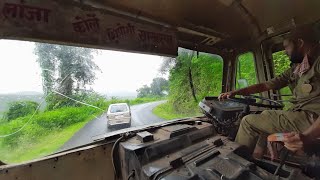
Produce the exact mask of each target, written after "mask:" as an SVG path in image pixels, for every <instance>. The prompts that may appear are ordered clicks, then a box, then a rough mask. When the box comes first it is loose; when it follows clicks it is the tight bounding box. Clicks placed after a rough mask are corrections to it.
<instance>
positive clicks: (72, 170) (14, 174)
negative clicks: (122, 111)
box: [0, 144, 114, 180]
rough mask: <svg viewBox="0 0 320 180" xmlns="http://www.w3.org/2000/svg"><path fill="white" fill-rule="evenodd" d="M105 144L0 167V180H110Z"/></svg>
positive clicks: (110, 171)
mask: <svg viewBox="0 0 320 180" xmlns="http://www.w3.org/2000/svg"><path fill="white" fill-rule="evenodd" d="M111 148H112V144H109V145H100V146H99V145H94V146H90V147H86V148H83V149H81V150H74V151H71V152H66V153H60V154H56V155H53V156H50V157H46V158H43V159H39V160H34V161H31V162H26V163H23V164H19V165H5V166H0V180H19V179H23V180H61V179H76V180H87V179H95V180H113V177H114V176H113V174H114V172H113V167H112V163H111V156H110V154H111Z"/></svg>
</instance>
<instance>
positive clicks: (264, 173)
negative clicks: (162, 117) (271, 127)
mask: <svg viewBox="0 0 320 180" xmlns="http://www.w3.org/2000/svg"><path fill="white" fill-rule="evenodd" d="M118 148H119V151H118V152H119V156H117V157H118V158H119V161H115V166H116V167H117V169H118V170H119V176H121V177H122V178H121V179H128V178H129V179H141V180H143V179H162V180H187V179H188V180H197V179H199V180H200V179H201V180H202V179H226V180H227V179H308V177H307V176H305V175H304V174H303V173H302V171H301V170H300V169H297V168H293V167H290V166H285V167H283V168H282V170H280V172H279V173H278V176H275V175H273V173H274V171H275V170H276V168H277V166H278V164H277V163H274V162H271V161H266V160H264V161H263V162H262V161H260V163H256V162H254V161H253V160H252V159H251V157H250V155H249V152H248V151H247V149H246V148H245V147H243V146H240V145H238V144H237V143H235V142H232V141H230V140H228V139H227V138H226V137H224V136H219V135H217V134H216V132H215V130H214V127H213V125H212V124H210V123H207V122H202V121H193V122H186V123H184V124H175V125H170V126H164V127H161V128H158V129H153V130H148V131H143V132H140V133H137V134H136V135H135V136H134V137H131V138H129V139H128V140H126V141H124V142H121V143H120V144H119V147H118ZM120 171H121V172H120Z"/></svg>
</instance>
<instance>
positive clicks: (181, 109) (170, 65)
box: [160, 51, 223, 113]
mask: <svg viewBox="0 0 320 180" xmlns="http://www.w3.org/2000/svg"><path fill="white" fill-rule="evenodd" d="M190 69H191V78H192V84H193V89H192V88H191V87H190ZM160 71H161V72H162V73H165V72H166V71H169V103H170V104H171V105H172V106H173V109H174V110H175V111H176V112H177V113H190V112H195V111H197V110H198V107H197V106H198V101H195V98H194V97H193V95H194V94H195V96H196V99H202V98H204V97H205V96H210V95H218V94H219V93H220V92H221V89H222V72H223V61H222V58H221V57H220V56H217V55H212V54H207V53H199V55H198V56H195V55H193V56H192V58H191V60H190V59H189V56H188V54H187V53H184V52H183V51H179V55H178V57H177V58H175V59H171V60H168V59H167V58H166V59H165V60H164V62H163V64H162V67H161V68H160Z"/></svg>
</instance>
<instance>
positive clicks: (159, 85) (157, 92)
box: [150, 77, 169, 96]
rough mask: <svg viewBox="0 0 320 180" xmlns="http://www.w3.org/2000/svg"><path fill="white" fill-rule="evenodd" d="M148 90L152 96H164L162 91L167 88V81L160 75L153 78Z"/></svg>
mask: <svg viewBox="0 0 320 180" xmlns="http://www.w3.org/2000/svg"><path fill="white" fill-rule="evenodd" d="M150 90H151V94H152V95H154V96H164V92H165V91H168V90H169V82H168V80H166V79H164V78H161V77H157V78H154V79H153V80H152V83H151V84H150Z"/></svg>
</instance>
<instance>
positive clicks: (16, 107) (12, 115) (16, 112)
mask: <svg viewBox="0 0 320 180" xmlns="http://www.w3.org/2000/svg"><path fill="white" fill-rule="evenodd" d="M38 106H39V104H38V103H37V102H34V101H16V102H12V103H10V104H9V110H8V112H6V113H5V119H7V120H13V119H16V118H18V117H23V116H27V115H29V114H33V113H34V112H35V111H36V110H37V108H38Z"/></svg>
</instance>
